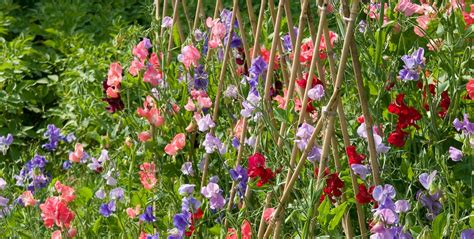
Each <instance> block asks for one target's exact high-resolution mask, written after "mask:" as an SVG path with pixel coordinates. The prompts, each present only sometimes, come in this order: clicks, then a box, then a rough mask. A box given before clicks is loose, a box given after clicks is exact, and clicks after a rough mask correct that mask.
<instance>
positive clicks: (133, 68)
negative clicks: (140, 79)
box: [128, 59, 145, 76]
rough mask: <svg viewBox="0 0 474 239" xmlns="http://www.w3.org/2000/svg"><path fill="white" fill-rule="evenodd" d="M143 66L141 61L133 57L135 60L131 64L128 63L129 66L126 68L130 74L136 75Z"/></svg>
mask: <svg viewBox="0 0 474 239" xmlns="http://www.w3.org/2000/svg"><path fill="white" fill-rule="evenodd" d="M143 67H145V65H144V64H143V62H141V61H139V60H137V59H135V60H133V61H132V64H131V65H130V68H129V69H128V72H129V73H130V75H132V76H137V75H138V72H140V70H141V69H143Z"/></svg>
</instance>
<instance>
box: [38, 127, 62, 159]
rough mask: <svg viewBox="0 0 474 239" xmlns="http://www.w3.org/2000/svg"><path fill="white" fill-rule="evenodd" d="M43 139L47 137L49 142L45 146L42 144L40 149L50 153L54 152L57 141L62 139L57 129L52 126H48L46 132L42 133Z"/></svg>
mask: <svg viewBox="0 0 474 239" xmlns="http://www.w3.org/2000/svg"><path fill="white" fill-rule="evenodd" d="M44 137H48V138H49V142H48V143H47V144H43V145H42V147H43V148H44V149H46V150H47V151H51V152H52V151H55V150H56V148H57V147H58V143H59V141H60V140H61V139H62V136H61V134H60V132H59V128H57V127H56V126H55V125H54V124H49V125H48V127H47V130H46V132H45V133H44Z"/></svg>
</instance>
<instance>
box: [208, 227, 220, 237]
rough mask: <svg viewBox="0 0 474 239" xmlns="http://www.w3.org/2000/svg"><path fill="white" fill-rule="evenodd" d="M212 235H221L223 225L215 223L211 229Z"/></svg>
mask: <svg viewBox="0 0 474 239" xmlns="http://www.w3.org/2000/svg"><path fill="white" fill-rule="evenodd" d="M209 232H210V233H211V234H212V235H215V236H219V235H220V234H221V226H219V225H215V226H213V227H211V228H210V229H209Z"/></svg>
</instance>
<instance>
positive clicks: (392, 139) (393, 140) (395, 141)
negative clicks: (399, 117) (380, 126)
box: [387, 128, 408, 148]
mask: <svg viewBox="0 0 474 239" xmlns="http://www.w3.org/2000/svg"><path fill="white" fill-rule="evenodd" d="M407 136H408V134H407V133H405V132H403V131H402V130H401V129H398V128H397V129H396V130H395V132H392V133H390V135H389V136H388V139H387V141H388V143H389V144H391V145H393V146H395V147H399V148H401V147H403V146H404V145H405V140H406V137H407Z"/></svg>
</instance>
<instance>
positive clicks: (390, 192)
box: [372, 184, 397, 203]
mask: <svg viewBox="0 0 474 239" xmlns="http://www.w3.org/2000/svg"><path fill="white" fill-rule="evenodd" d="M396 194H397V192H396V191H395V188H394V187H393V186H392V185H390V184H385V185H384V186H381V185H377V186H376V187H375V188H374V191H373V192H372V196H373V197H374V199H375V200H376V201H377V202H379V203H383V202H385V201H386V199H387V198H390V199H393V198H394V197H395V195H396Z"/></svg>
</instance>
